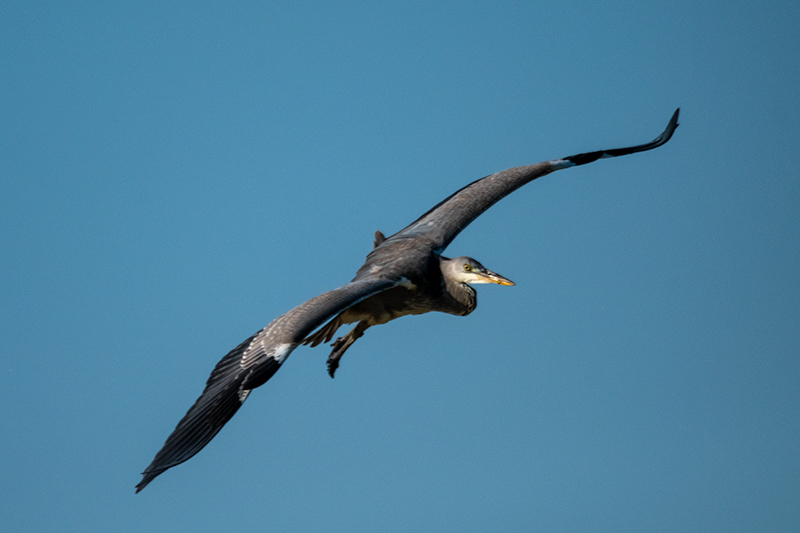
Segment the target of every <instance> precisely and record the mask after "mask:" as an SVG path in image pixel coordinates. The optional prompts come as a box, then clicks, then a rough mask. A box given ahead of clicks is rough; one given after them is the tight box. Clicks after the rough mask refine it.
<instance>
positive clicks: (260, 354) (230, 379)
mask: <svg viewBox="0 0 800 533" xmlns="http://www.w3.org/2000/svg"><path fill="white" fill-rule="evenodd" d="M400 282H402V280H390V279H379V278H367V279H360V280H358V281H353V282H351V283H348V284H347V285H344V286H343V287H339V288H338V289H334V290H332V291H328V292H326V293H324V294H321V295H320V296H317V297H316V298H312V299H311V300H309V301H307V302H306V303H304V304H302V305H299V306H297V307H295V308H294V309H292V310H291V311H289V312H288V313H286V314H284V315H282V316H280V317H279V318H276V319H275V320H273V321H272V322H271V323H270V324H269V325H268V326H267V327H265V328H264V329H262V330H261V331H259V332H258V333H256V334H255V335H253V336H252V337H250V338H249V339H247V340H246V341H244V342H243V343H241V344H240V345H239V346H237V347H236V348H234V349H233V350H231V351H230V352H229V353H228V354H227V355H226V356H225V357H223V358H222V360H221V361H220V362H219V363H217V366H216V367H214V370H213V371H212V372H211V376H210V377H209V378H208V381H207V382H206V387H205V389H204V390H203V393H202V394H201V395H200V397H199V398H198V399H197V401H196V402H195V403H194V405H193V406H192V407H191V408H190V409H189V411H188V412H187V413H186V415H185V416H184V417H183V419H182V420H181V421H180V422H178V425H177V427H176V428H175V430H174V431H173V432H172V434H171V435H170V436H169V437H168V438H167V441H166V442H165V443H164V446H163V447H162V448H161V450H160V451H159V452H158V453H157V454H156V456H155V458H154V459H153V462H152V463H150V466H148V467H147V469H146V470H145V471H144V472H142V475H143V476H144V477H143V478H142V481H141V482H140V483H139V484H138V485H136V492H137V493H138V492H139V491H140V490H142V489H143V488H145V487H146V486H147V484H148V483H150V482H151V481H153V479H154V478H155V477H156V476H158V475H159V474H161V473H162V472H164V471H166V470H167V469H169V468H172V467H173V466H176V465H179V464H180V463H182V462H184V461H186V460H188V459H190V458H191V457H192V456H194V455H195V454H196V453H197V452H199V451H200V450H201V449H202V448H203V447H204V446H205V445H206V444H208V443H209V441H211V439H213V438H214V436H215V435H216V434H217V433H218V432H219V430H220V429H222V426H224V425H225V423H226V422H227V421H228V420H230V419H231V417H232V416H233V415H234V414H235V413H236V411H238V410H239V407H240V406H241V405H242V403H244V401H245V400H246V399H247V396H248V395H249V394H250V391H251V390H253V389H254V388H256V387H259V386H261V385H263V384H264V383H266V381H267V380H268V379H269V378H271V377H272V376H273V374H275V372H277V371H278V369H279V368H280V367H281V365H282V364H283V362H284V361H285V360H286V358H287V357H288V356H289V354H290V353H291V352H292V350H294V349H295V348H296V347H297V345H298V344H300V342H302V340H303V339H304V338H305V337H306V336H307V335H308V334H309V333H311V332H312V331H313V330H314V329H316V328H318V327H319V326H321V325H322V324H323V323H324V322H325V321H326V320H328V319H330V318H332V317H333V316H335V315H336V314H338V313H340V312H341V311H343V310H345V309H347V308H348V307H350V306H352V305H354V304H356V303H358V302H360V301H362V300H364V299H366V298H369V297H370V296H372V295H374V294H377V293H379V292H382V291H385V290H387V289H390V288H392V287H395V286H397V285H398V284H399V283H400Z"/></svg>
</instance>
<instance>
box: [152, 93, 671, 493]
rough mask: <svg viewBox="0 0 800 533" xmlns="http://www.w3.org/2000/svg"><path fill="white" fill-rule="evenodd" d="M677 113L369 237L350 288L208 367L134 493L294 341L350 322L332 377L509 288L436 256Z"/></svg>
mask: <svg viewBox="0 0 800 533" xmlns="http://www.w3.org/2000/svg"><path fill="white" fill-rule="evenodd" d="M679 112H680V109H678V110H676V111H675V113H674V114H673V115H672V118H671V119H670V121H669V124H668V125H667V128H666V129H665V130H664V132H663V133H661V135H659V136H658V137H657V138H656V139H654V140H653V141H652V142H649V143H646V144H641V145H637V146H630V147H627V148H616V149H612V150H599V151H596V152H588V153H583V154H577V155H572V156H569V157H564V158H561V159H553V160H550V161H544V162H541V163H536V164H533V165H528V166H522V167H515V168H511V169H508V170H504V171H502V172H498V173H496V174H492V175H490V176H486V177H485V178H482V179H479V180H477V181H474V182H472V183H470V184H469V185H467V186H466V187H464V188H462V189H460V190H458V191H456V192H455V193H453V194H452V195H450V196H449V197H448V198H445V199H444V200H442V201H441V202H440V203H438V204H437V205H436V206H434V207H433V208H431V209H430V210H429V211H427V212H426V213H425V214H423V215H422V216H421V217H419V218H418V219H417V220H415V221H414V222H412V223H411V224H410V225H408V226H406V227H405V228H404V229H402V230H400V231H398V232H397V233H395V234H394V235H391V236H389V237H385V236H384V235H383V234H382V233H381V232H376V234H375V241H374V243H373V244H374V247H373V250H372V251H371V252H370V253H369V255H367V258H366V261H365V262H364V265H363V266H362V267H361V268H359V269H358V271H357V272H356V276H355V278H353V280H352V281H351V282H350V283H347V284H346V285H343V286H342V287H339V288H338V289H333V290H332V291H328V292H326V293H324V294H321V295H320V296H317V297H315V298H312V299H311V300H309V301H307V302H305V303H303V304H301V305H298V306H297V307H295V308H294V309H292V310H290V311H288V312H287V313H285V314H283V315H281V316H280V317H278V318H276V319H275V320H273V321H272V322H270V323H269V325H267V326H266V327H265V328H264V329H262V330H261V331H259V332H258V333H256V334H255V335H253V336H252V337H250V338H249V339H247V340H245V341H244V342H242V343H241V344H240V345H239V346H237V347H236V348H234V349H233V350H231V351H230V352H229V353H228V354H227V355H226V356H225V357H223V358H222V360H220V362H219V363H217V365H216V367H214V370H213V371H212V372H211V376H210V377H209V378H208V381H207V382H206V386H205V389H204V390H203V393H202V394H201V395H200V397H199V398H198V399H197V401H196V402H195V403H194V405H192V407H191V408H190V409H189V411H188V412H187V413H186V415H185V416H184V417H183V419H181V421H180V422H179V423H178V425H177V427H176V428H175V430H174V431H173V432H172V434H171V435H170V436H169V437H168V438H167V440H166V442H165V443H164V446H163V447H162V448H161V450H160V451H159V452H158V453H157V454H156V456H155V458H154V459H153V462H152V463H151V464H150V465H149V466H148V467H147V469H146V470H145V471H144V472H143V473H142V475H143V476H144V477H143V478H142V480H141V482H140V483H139V484H138V485H136V492H137V493H138V492H139V491H141V490H142V489H143V488H144V487H145V486H147V484H148V483H150V482H151V481H152V480H153V479H154V478H155V477H156V476H158V475H159V474H161V473H163V472H164V471H166V470H168V469H169V468H172V467H173V466H176V465H178V464H180V463H183V462H184V461H186V460H188V459H190V458H191V457H193V456H194V455H195V454H196V453H197V452H199V451H200V450H201V449H202V448H203V447H204V446H205V445H206V444H208V443H209V441H211V439H212V438H214V436H215V435H216V434H217V433H218V432H219V430H220V429H222V426H224V425H225V423H226V422H227V421H228V420H230V419H231V417H232V416H233V415H234V414H235V413H236V411H237V410H238V409H239V407H241V405H242V403H244V401H245V400H246V399H247V397H248V396H249V395H250V392H251V391H252V390H253V389H255V388H256V387H260V386H261V385H263V384H264V383H266V382H267V380H269V379H270V378H271V377H272V376H273V375H274V374H275V372H277V370H278V369H279V368H280V367H281V365H282V364H283V363H284V361H286V358H287V357H288V356H289V354H290V353H291V352H292V351H293V350H294V349H295V348H297V347H298V346H299V345H301V344H311V346H317V345H318V344H320V343H323V342H328V341H330V340H331V339H333V337H334V335H335V334H336V331H337V329H338V328H339V327H340V326H342V325H344V324H352V323H355V324H356V326H355V327H354V328H353V329H352V330H351V331H350V332H349V333H347V334H346V335H344V336H342V337H339V338H338V339H337V340H336V341H335V342H334V343H333V351H332V352H331V354H330V356H329V357H328V373H329V374H330V376H331V377H333V376H334V373H335V372H336V369H337V367H338V366H339V361H340V360H341V358H342V355H343V354H344V353H345V351H346V350H347V349H348V348H349V347H350V346H351V345H352V344H353V343H354V342H355V341H356V340H357V339H358V338H359V337H361V336H362V335H363V334H364V332H365V331H366V330H367V328H369V327H372V326H376V325H380V324H385V323H387V322H389V321H390V320H394V319H396V318H399V317H401V316H405V315H419V314H423V313H428V312H431V311H440V312H443V313H450V314H453V315H461V316H466V315H468V314H470V313H471V312H472V311H474V310H475V306H476V304H477V298H476V292H475V289H473V288H472V287H471V286H470V284H477V283H496V284H499V285H514V283H513V282H512V281H511V280H509V279H507V278H505V277H503V276H501V275H499V274H497V273H495V272H492V271H491V270H489V269H487V268H486V267H484V266H483V265H481V264H480V263H479V262H478V261H476V260H474V259H472V258H470V257H456V258H454V259H450V258H447V257H445V256H443V255H442V252H444V250H445V248H447V246H448V245H449V244H450V243H451V242H452V241H453V239H455V238H456V236H457V235H458V234H459V233H460V232H461V230H463V229H464V228H466V227H467V226H468V225H469V224H470V222H472V221H473V220H475V219H476V218H477V217H478V216H479V215H480V214H481V213H483V212H484V211H486V210H487V209H489V208H490V207H491V206H493V205H494V204H495V203H496V202H497V201H499V200H500V199H502V198H503V197H505V196H507V195H508V194H510V193H512V192H513V191H515V190H516V189H518V188H520V187H522V186H523V185H525V184H526V183H529V182H531V181H533V180H535V179H536V178H539V177H542V176H544V175H547V174H549V173H551V172H554V171H556V170H561V169H565V168H569V167H574V166H578V165H584V164H586V163H591V162H593V161H596V160H598V159H602V158H608V157H617V156H621V155H627V154H632V153H635V152H643V151H646V150H652V149H653V148H657V147H659V146H661V145H663V144H664V143H666V142H667V141H668V140H669V139H670V137H672V134H673V132H674V131H675V128H677V126H678V114H679ZM326 322H327V323H326ZM318 328H319V329H318Z"/></svg>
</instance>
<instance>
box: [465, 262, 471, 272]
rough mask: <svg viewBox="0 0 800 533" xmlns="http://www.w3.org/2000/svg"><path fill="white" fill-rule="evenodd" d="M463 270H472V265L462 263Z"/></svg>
mask: <svg viewBox="0 0 800 533" xmlns="http://www.w3.org/2000/svg"><path fill="white" fill-rule="evenodd" d="M464 270H466V271H467V272H469V271H470V270H472V267H471V266H469V263H464Z"/></svg>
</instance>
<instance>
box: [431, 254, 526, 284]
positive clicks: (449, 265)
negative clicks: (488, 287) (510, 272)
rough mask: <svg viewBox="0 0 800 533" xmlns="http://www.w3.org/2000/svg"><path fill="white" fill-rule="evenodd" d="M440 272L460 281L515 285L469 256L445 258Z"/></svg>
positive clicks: (452, 279)
mask: <svg viewBox="0 0 800 533" xmlns="http://www.w3.org/2000/svg"><path fill="white" fill-rule="evenodd" d="M442 274H444V276H445V277H446V278H448V279H450V280H451V281H457V282H460V283H471V284H477V283H496V284H497V285H516V284H515V283H514V282H513V281H511V280H510V279H508V278H504V277H503V276H501V275H500V274H498V273H497V272H492V271H491V270H489V269H488V268H486V267H485V266H483V265H482V264H480V263H479V262H477V261H476V260H475V259H473V258H471V257H466V256H462V257H456V258H453V259H447V260H445V261H443V264H442Z"/></svg>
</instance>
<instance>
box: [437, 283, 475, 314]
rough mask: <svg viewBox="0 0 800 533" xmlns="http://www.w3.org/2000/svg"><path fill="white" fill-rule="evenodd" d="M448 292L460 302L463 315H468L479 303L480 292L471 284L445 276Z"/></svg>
mask: <svg viewBox="0 0 800 533" xmlns="http://www.w3.org/2000/svg"><path fill="white" fill-rule="evenodd" d="M444 283H445V288H446V289H447V293H448V294H449V295H450V296H451V297H452V298H453V299H454V300H455V301H456V302H458V304H459V307H460V308H461V309H460V310H461V313H459V314H462V315H468V314H470V313H471V312H472V311H474V310H475V307H476V306H477V305H478V294H477V292H476V291H475V289H473V288H472V287H470V286H469V285H467V284H466V283H462V282H460V281H453V280H450V279H448V278H447V277H445V278H444Z"/></svg>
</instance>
